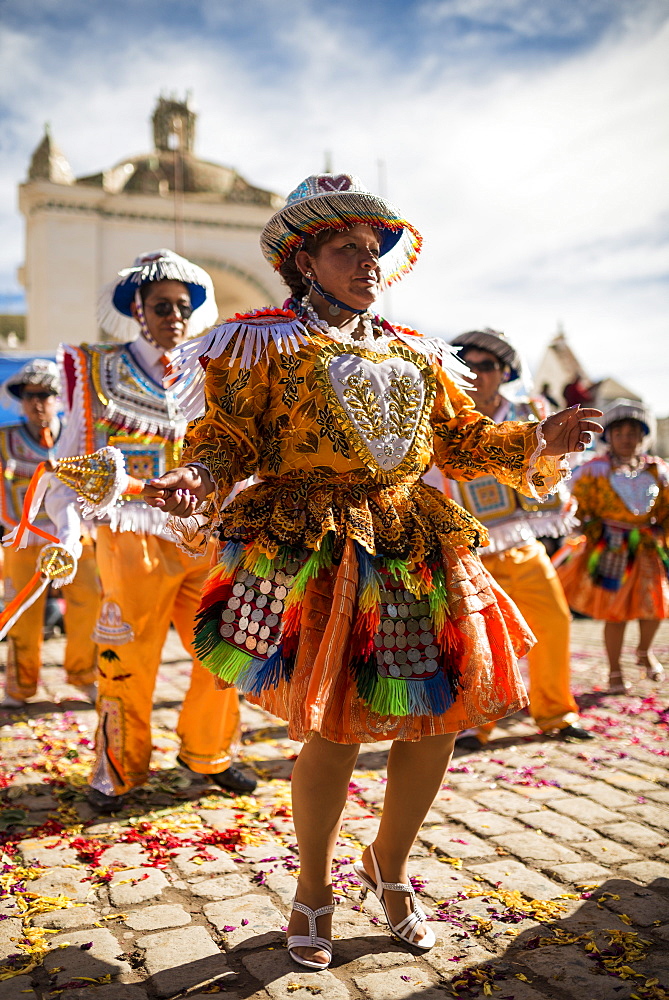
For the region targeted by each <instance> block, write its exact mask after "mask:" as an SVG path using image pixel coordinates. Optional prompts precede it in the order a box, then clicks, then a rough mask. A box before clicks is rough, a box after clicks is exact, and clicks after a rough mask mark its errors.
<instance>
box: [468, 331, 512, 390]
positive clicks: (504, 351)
mask: <svg viewBox="0 0 669 1000" xmlns="http://www.w3.org/2000/svg"><path fill="white" fill-rule="evenodd" d="M451 347H455V348H457V352H458V354H459V355H462V352H463V351H466V350H467V348H470V347H473V348H476V349H478V350H479V351H487V352H488V353H489V354H493V355H494V356H495V357H496V358H497V360H498V361H501V363H502V364H503V365H506V366H507V368H508V369H509V382H513V381H515V379H517V378H520V373H521V364H520V359H519V357H518V354H517V352H516V351H515V350H514V349H513V347H511V345H510V344H508V343H505V342H503V341H501V340H500V338H499V337H495V336H494V335H493V334H491V333H486V331H485V330H476V331H475V336H474V335H469V334H462V335H461V336H460V337H456V338H455V340H452V341H451ZM466 363H467V362H466V361H465V364H466Z"/></svg>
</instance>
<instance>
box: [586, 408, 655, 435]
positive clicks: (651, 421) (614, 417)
mask: <svg viewBox="0 0 669 1000" xmlns="http://www.w3.org/2000/svg"><path fill="white" fill-rule="evenodd" d="M620 420H636V421H637V423H639V424H641V426H642V427H643V433H644V437H647V436H648V435H649V434H654V433H655V417H654V416H653V412H652V410H650V409H649V407H647V406H646V405H645V404H644V403H642V402H641V401H640V400H638V399H637V400H634V399H622V398H620V399H614V400H613V402H612V403H611V405H610V406H609V407H607V409H606V410H605V411H604V416H603V417H600V418H599V422H600V424H601V425H602V427H603V428H604V430H603V432H602V437H603V438H604V440H605V441H607V440H608V430H609V428H610V427H611V424H616V423H618V422H619V421H620Z"/></svg>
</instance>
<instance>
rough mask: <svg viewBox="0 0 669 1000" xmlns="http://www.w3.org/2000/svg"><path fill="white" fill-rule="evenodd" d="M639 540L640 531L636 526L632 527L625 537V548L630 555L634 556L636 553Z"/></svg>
mask: <svg viewBox="0 0 669 1000" xmlns="http://www.w3.org/2000/svg"><path fill="white" fill-rule="evenodd" d="M640 541H641V532H640V531H639V529H638V528H632V530H631V531H630V533H629V537H628V539H627V550H628V552H629V554H630V556H632V557H634V556H635V555H636V550H637V549H638V548H639V542H640Z"/></svg>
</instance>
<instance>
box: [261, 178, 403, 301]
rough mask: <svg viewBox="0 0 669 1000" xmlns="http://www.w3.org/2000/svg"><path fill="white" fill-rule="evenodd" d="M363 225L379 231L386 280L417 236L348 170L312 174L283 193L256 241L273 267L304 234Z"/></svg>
mask: <svg viewBox="0 0 669 1000" xmlns="http://www.w3.org/2000/svg"><path fill="white" fill-rule="evenodd" d="M359 224H362V225H367V226H372V227H373V228H374V229H377V230H378V231H379V233H380V244H381V247H380V255H381V257H382V258H384V260H383V261H382V263H381V269H382V272H383V277H384V279H385V281H386V282H388V283H390V282H391V281H395V280H396V279H397V278H400V277H401V276H402V275H403V274H404V273H406V272H407V271H409V270H410V269H411V268H412V267H413V265H414V263H415V261H416V257H417V256H418V254H419V252H420V248H421V243H422V237H421V235H420V233H419V232H418V230H417V229H415V228H414V226H412V225H411V223H409V222H407V220H406V219H404V218H403V217H402V215H401V214H400V213H399V212H398V211H397V209H396V208H394V207H393V206H392V205H390V204H389V203H388V202H387V201H386V200H385V199H384V198H380V197H379V196H378V195H375V194H372V193H371V191H367V190H366V189H365V187H364V186H363V184H362V182H361V181H359V180H358V178H357V177H354V176H353V175H352V174H313V175H312V176H311V177H307V179H306V180H305V181H302V183H301V184H300V185H299V186H298V187H296V188H295V190H294V191H291V193H290V194H289V195H288V198H287V199H286V204H285V206H284V207H283V208H282V209H281V210H280V211H279V212H277V213H276V214H275V215H273V216H272V218H271V219H270V220H269V222H268V223H267V225H266V226H265V228H264V229H263V231H262V234H261V236H260V246H261V249H262V252H263V254H264V255H265V258H266V259H267V260H268V261H269V263H270V264H271V265H272V267H273V268H274V270H275V271H276V270H278V269H279V267H280V266H281V265H282V264H283V262H284V261H285V260H287V259H288V258H289V257H290V255H291V254H292V253H294V252H295V251H296V250H299V249H300V247H301V246H302V244H303V242H304V238H305V237H306V236H313V234H314V233H319V232H321V231H322V230H324V229H336V230H339V231H344V230H346V229H350V228H351V226H355V225H359Z"/></svg>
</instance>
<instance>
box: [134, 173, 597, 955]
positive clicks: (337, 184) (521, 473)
mask: <svg viewBox="0 0 669 1000" xmlns="http://www.w3.org/2000/svg"><path fill="white" fill-rule="evenodd" d="M261 246H262V249H263V253H264V254H265V257H266V258H267V260H268V261H269V262H270V263H271V264H272V266H273V267H275V268H276V269H277V270H279V271H280V273H281V275H282V276H283V277H284V280H285V281H286V283H287V284H288V285H289V287H290V290H291V293H292V297H291V299H290V300H289V301H288V302H287V303H286V305H285V307H284V309H283V310H264V311H258V312H257V313H255V314H249V315H247V316H239V317H236V319H235V320H233V321H231V322H229V323H227V324H224V325H223V326H222V327H219V328H218V329H216V330H214V331H212V332H211V333H210V334H209V335H207V336H205V337H203V338H200V341H199V343H195V344H193V345H191V347H190V348H188V349H186V350H184V351H182V352H181V363H182V368H184V369H185V372H184V375H183V380H184V381H183V385H184V389H183V399H184V403H185V405H187V406H188V407H190V416H191V417H192V418H198V417H201V419H199V420H196V422H195V423H193V424H191V427H190V429H189V433H188V442H189V446H188V449H187V452H186V461H187V462H189V463H191V464H190V465H187V466H185V467H184V468H182V469H179V470H175V471H173V472H171V473H167V474H166V475H164V476H162V477H161V478H160V479H159V480H155V481H154V482H153V483H152V485H151V486H150V487H149V489H148V490H147V492H146V495H147V497H148V498H149V502H151V503H153V504H155V505H159V506H162V507H163V508H164V509H167V510H169V511H171V512H172V513H173V514H174V515H176V517H175V518H174V520H175V522H176V523H177V524H178V525H180V526H181V532H182V534H183V535H184V537H186V538H187V539H188V540H189V542H190V544H193V543H194V542H195V541H196V533H197V529H198V527H200V528H201V529H202V531H203V534H204V535H205V536H206V535H207V534H208V533H209V532H211V531H212V530H216V531H217V532H218V535H219V538H220V545H221V550H220V562H219V564H218V566H217V567H216V569H215V570H214V571H213V572H212V574H211V576H210V579H209V582H208V585H207V587H206V588H205V592H204V594H203V602H202V606H201V609H200V613H199V623H198V627H197V635H198V639H197V641H198V643H199V649H200V652H201V655H202V662H203V663H204V664H205V665H206V666H207V667H208V668H209V669H210V670H212V671H213V672H214V673H216V674H217V675H218V677H219V678H220V680H221V682H222V683H224V684H235V685H236V686H237V687H239V689H240V690H242V691H244V692H245V693H246V695H247V697H249V698H250V699H251V700H253V701H256V702H257V703H258V704H260V705H262V706H263V707H264V708H266V709H268V710H269V711H270V712H273V713H274V714H276V715H279V716H281V717H283V718H285V719H288V721H289V733H290V735H291V737H292V738H293V739H297V740H300V741H303V742H304V744H305V745H304V747H303V749H302V751H301V753H300V755H299V757H298V760H297V762H296V764H295V768H294V770H293V781H292V793H293V816H294V821H295V830H296V834H297V839H298V844H299V851H300V876H299V880H298V884H297V892H296V900H295V904H294V908H293V913H292V914H291V918H290V922H289V926H288V947H289V951H290V954H291V956H292V957H293V958H294V959H295V961H297V962H299V963H300V964H302V965H307V966H308V967H310V968H315V969H323V968H326V967H327V965H328V964H329V962H330V960H331V957H332V944H331V940H330V938H331V931H330V925H331V916H332V912H333V910H334V907H333V906H332V879H331V864H332V858H333V852H334V847H335V843H336V840H337V835H338V832H339V826H340V823H341V817H342V812H343V809H344V805H345V803H346V793H347V789H348V783H349V779H350V776H351V773H352V770H353V767H354V765H355V761H356V757H357V754H358V750H359V745H360V743H361V742H374V741H378V740H388V739H391V740H394V741H395V742H394V743H393V747H392V749H391V751H390V753H389V757H388V783H387V787H386V796H385V803H384V810H383V816H382V819H381V823H380V827H379V831H378V834H377V836H376V839H375V841H374V844H373V845H371V846H369V847H367V848H366V849H365V851H364V852H363V856H362V859H361V861H360V862H359V863H358V864H357V865H356V866H355V871H356V874H357V875H358V877H359V878H360V880H361V881H362V882H363V884H364V887H365V888H366V889H367V888H369V889H372V891H373V892H374V893H375V894H376V896H377V898H378V899H379V901H380V902H381V904H382V906H383V908H384V911H385V913H386V918H387V920H388V923H389V925H390V927H391V929H392V931H393V933H395V934H396V935H397V936H398V937H400V938H401V939H402V940H404V941H406V942H408V943H410V944H412V945H414V946H417V947H419V948H422V949H424V950H425V949H427V948H430V947H431V946H432V945H433V944H434V941H435V937H434V934H433V932H432V930H431V929H430V927H429V925H428V924H427V923H426V918H425V914H424V913H423V911H422V910H421V909H420V907H418V906H417V904H416V902H415V897H414V893H413V890H412V888H411V885H410V884H409V883H408V874H407V861H408V857H409V852H410V850H411V846H412V844H413V842H414V839H415V836H416V834H417V832H418V829H419V828H420V825H421V823H422V822H423V820H424V818H425V815H426V814H427V811H428V809H429V808H430V806H431V804H432V801H433V799H434V797H435V795H436V794H437V792H438V791H439V788H440V786H441V783H442V780H443V777H444V773H445V771H446V768H447V766H448V762H449V760H450V756H451V752H452V748H453V740H454V736H455V733H456V731H458V730H460V729H462V728H465V727H467V726H471V725H476V724H478V723H479V722H482V721H485V720H488V719H495V718H500V717H502V716H504V715H507V714H508V713H510V712H513V711H515V710H516V709H517V708H518V707H520V706H521V705H523V704H525V701H526V697H525V693H524V690H523V686H522V682H521V680H520V677H519V675H518V671H517V667H516V660H515V657H516V655H520V654H521V653H522V651H524V650H525V649H527V648H528V645H529V644H530V643H531V641H532V637H531V634H530V633H529V631H528V629H527V627H526V626H525V624H524V622H523V621H522V619H521V618H520V616H519V615H518V612H517V610H516V609H515V607H514V606H513V605H512V604H511V602H510V601H509V600H508V599H507V598H506V597H505V595H504V594H503V593H502V592H501V591H500V590H499V588H498V587H497V586H496V584H495V582H494V580H493V579H492V578H491V577H490V575H489V574H488V573H487V572H486V571H485V570H484V568H483V566H482V565H481V562H480V560H479V559H478V556H477V555H476V552H475V548H476V546H477V545H479V544H481V542H482V539H485V537H486V532H485V529H484V528H483V526H482V525H480V524H479V523H478V522H477V521H476V520H475V519H474V518H473V517H472V516H471V515H469V514H467V513H466V512H465V511H464V510H462V508H460V507H458V505H457V504H455V503H453V502H452V501H450V500H448V499H446V498H445V497H444V496H442V494H440V493H439V492H438V491H437V490H434V489H432V488H430V487H428V486H425V485H424V484H422V483H421V476H422V474H423V472H424V471H425V469H426V468H427V467H428V466H429V465H430V464H431V463H432V462H433V461H434V462H436V463H437V464H438V465H439V466H440V468H442V469H443V470H444V471H445V473H446V475H448V476H451V477H454V478H471V477H473V476H476V475H478V474H480V472H481V471H482V470H484V469H485V470H486V471H489V472H493V473H494V474H495V475H496V476H498V477H500V479H502V480H503V481H505V482H508V483H511V484H517V485H519V486H520V485H521V484H522V485H523V488H524V489H529V490H530V492H532V493H533V494H535V495H536V493H537V491H539V492H541V493H544V492H546V491H547V490H549V489H550V488H551V487H552V486H553V485H554V484H556V483H557V482H558V481H559V479H560V478H561V475H562V468H561V462H560V461H559V460H558V459H557V456H561V455H562V454H563V453H564V452H566V451H569V450H574V449H577V450H581V449H582V447H583V442H584V441H585V440H586V439H587V438H588V430H589V429H598V428H599V424H595V423H593V421H592V419H590V418H592V417H594V416H597V415H598V414H599V411H597V410H584V411H580V412H579V411H577V410H576V409H575V410H572V411H564V412H562V413H561V414H556V415H554V416H553V417H549V418H548V419H547V420H545V421H544V422H543V423H542V424H541V425H539V426H538V427H536V426H528V425H527V424H523V423H510V424H501V425H495V424H494V423H493V421H491V420H488V419H487V418H486V417H482V416H481V414H479V413H477V412H476V411H475V409H474V407H473V404H472V402H471V400H470V399H469V397H468V396H467V395H466V393H465V392H463V390H462V388H460V387H458V385H457V384H456V383H458V382H459V383H460V386H462V384H463V383H462V374H463V372H464V371H465V370H464V369H463V368H462V367H461V363H459V362H458V361H457V359H456V358H455V357H454V356H453V353H452V352H451V349H450V348H449V347H448V345H446V344H445V342H443V341H429V340H426V339H425V338H423V337H421V336H420V335H418V334H416V333H415V332H413V331H408V330H406V329H404V328H402V327H394V326H391V325H390V324H389V323H387V322H386V321H385V320H383V319H381V318H380V317H379V316H376V315H374V314H373V313H371V312H370V311H369V310H370V307H371V305H372V304H373V302H374V300H375V299H376V297H377V294H378V292H379V290H380V288H381V283H382V280H383V279H385V280H386V281H388V280H392V279H393V278H394V277H399V276H400V275H401V274H402V272H404V271H406V270H408V269H409V267H410V266H411V265H412V264H413V261H414V260H415V257H416V254H417V252H418V249H419V247H420V237H419V235H418V233H417V232H416V230H415V229H414V228H413V227H412V226H411V225H410V224H409V223H408V222H407V221H406V220H405V219H404V218H402V216H401V215H400V214H399V213H398V212H397V211H396V210H395V209H394V208H393V207H392V206H390V205H388V203H387V202H385V201H384V200H383V199H381V198H378V197H376V196H374V195H372V194H371V193H370V192H368V191H366V190H365V189H364V188H362V186H361V185H360V183H359V182H357V181H356V180H355V179H354V178H352V177H350V176H349V175H346V174H341V175H338V176H332V175H320V176H315V177H309V178H307V180H306V181H304V182H303V183H302V184H301V185H300V186H299V187H298V188H297V189H296V190H295V191H294V192H293V193H292V194H291V195H290V196H289V198H288V201H287V204H286V206H285V207H284V208H283V209H281V210H280V211H279V212H277V213H276V215H275V216H273V217H272V219H270V221H269V222H268V223H267V225H266V227H265V229H264V231H263V234H262V237H261ZM305 292H306V294H305ZM198 373H199V374H198ZM205 373H206V374H205ZM197 379H200V380H201V382H200V384H201V385H202V387H203V388H202V389H199V388H198V383H197ZM194 380H195V381H194ZM552 456H556V457H552ZM253 473H257V474H258V475H259V476H260V477H261V480H262V481H261V482H259V483H258V484H256V485H255V486H251V487H249V488H248V489H246V490H245V491H244V492H242V493H241V494H240V495H239V496H238V497H237V498H236V499H235V500H234V501H233V502H232V503H231V504H230V505H229V506H228V507H226V508H225V509H223V508H222V506H221V500H222V498H223V497H224V496H225V494H226V493H227V491H228V490H229V488H230V485H231V484H232V482H234V481H235V480H240V479H244V478H246V477H247V476H249V475H251V474H253Z"/></svg>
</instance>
